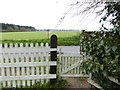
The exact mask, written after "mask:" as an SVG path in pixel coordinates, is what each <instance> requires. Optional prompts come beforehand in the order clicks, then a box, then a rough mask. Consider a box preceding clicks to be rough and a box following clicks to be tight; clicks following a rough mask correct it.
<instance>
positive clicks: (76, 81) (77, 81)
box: [66, 78, 91, 90]
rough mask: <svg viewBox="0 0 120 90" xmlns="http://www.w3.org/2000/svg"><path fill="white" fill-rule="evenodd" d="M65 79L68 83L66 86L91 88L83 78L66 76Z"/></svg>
mask: <svg viewBox="0 0 120 90" xmlns="http://www.w3.org/2000/svg"><path fill="white" fill-rule="evenodd" d="M66 80H67V82H68V84H69V85H68V86H67V88H86V89H87V90H89V89H90V88H91V85H90V84H89V83H88V82H87V79H85V78H66Z"/></svg>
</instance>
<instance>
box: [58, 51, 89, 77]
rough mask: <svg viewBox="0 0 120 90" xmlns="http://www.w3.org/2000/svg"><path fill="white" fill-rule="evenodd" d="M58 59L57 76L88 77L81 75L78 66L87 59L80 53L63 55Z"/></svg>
mask: <svg viewBox="0 0 120 90" xmlns="http://www.w3.org/2000/svg"><path fill="white" fill-rule="evenodd" d="M59 56H60V59H59V61H58V62H59V63H58V65H59V74H60V76H61V77H89V75H88V74H86V73H85V74H83V72H82V69H81V68H80V65H81V63H82V62H83V61H86V60H87V57H83V56H82V55H80V53H63V54H60V55H59Z"/></svg>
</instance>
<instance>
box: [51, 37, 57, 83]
mask: <svg viewBox="0 0 120 90" xmlns="http://www.w3.org/2000/svg"><path fill="white" fill-rule="evenodd" d="M50 48H51V49H52V48H57V36H56V35H52V36H51V39H50ZM50 56H51V58H50V59H51V61H57V51H51V52H50ZM56 72H57V66H56V65H55V66H50V74H56ZM55 82H56V78H55V79H50V83H51V84H54V83H55Z"/></svg>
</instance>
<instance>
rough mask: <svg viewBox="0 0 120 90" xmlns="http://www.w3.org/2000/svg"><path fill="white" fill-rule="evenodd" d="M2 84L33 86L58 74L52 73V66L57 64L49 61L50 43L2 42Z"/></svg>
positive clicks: (0, 78) (0, 80)
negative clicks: (50, 71)
mask: <svg viewBox="0 0 120 90" xmlns="http://www.w3.org/2000/svg"><path fill="white" fill-rule="evenodd" d="M0 49H1V50H0V84H1V86H2V87H20V86H31V85H34V84H35V83H36V82H41V83H42V84H44V83H46V82H48V81H49V79H51V78H56V74H50V73H49V70H50V66H52V65H56V64H57V63H56V62H55V61H49V52H50V47H49V46H48V43H46V44H45V46H44V45H43V43H41V45H39V44H38V43H36V44H35V46H34V45H33V44H32V43H31V44H30V46H28V44H27V43H26V44H25V47H24V46H23V44H22V43H21V44H20V47H18V44H15V45H14V47H13V44H10V46H9V47H8V44H4V48H3V47H2V44H0Z"/></svg>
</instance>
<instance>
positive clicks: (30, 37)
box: [0, 31, 81, 45]
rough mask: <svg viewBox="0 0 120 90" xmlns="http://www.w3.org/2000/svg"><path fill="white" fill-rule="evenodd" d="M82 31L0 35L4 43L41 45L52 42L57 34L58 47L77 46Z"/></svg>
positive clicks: (6, 33)
mask: <svg viewBox="0 0 120 90" xmlns="http://www.w3.org/2000/svg"><path fill="white" fill-rule="evenodd" d="M80 33H81V32H80V31H50V33H49V35H48V32H47V31H39V32H3V33H0V36H1V38H0V41H1V42H2V43H36V42H37V43H40V42H43V43H45V42H48V43H49V42H50V40H49V38H50V36H51V35H53V34H55V35H57V37H58V45H77V44H78V41H79V40H77V39H79V35H80Z"/></svg>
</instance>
